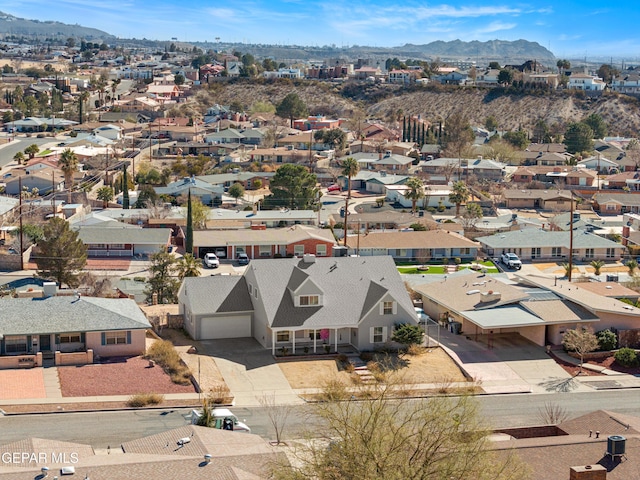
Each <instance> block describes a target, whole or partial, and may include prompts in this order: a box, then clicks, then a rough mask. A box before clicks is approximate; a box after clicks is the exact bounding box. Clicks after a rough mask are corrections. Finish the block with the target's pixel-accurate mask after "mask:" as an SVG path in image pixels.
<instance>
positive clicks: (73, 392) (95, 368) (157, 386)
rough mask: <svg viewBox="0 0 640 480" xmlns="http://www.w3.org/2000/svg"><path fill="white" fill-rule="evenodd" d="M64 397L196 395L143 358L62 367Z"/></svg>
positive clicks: (193, 391) (60, 372)
mask: <svg viewBox="0 0 640 480" xmlns="http://www.w3.org/2000/svg"><path fill="white" fill-rule="evenodd" d="M58 376H59V378H60V388H61V390H62V396H63V397H90V396H102V395H135V394H137V393H160V394H163V393H195V389H194V388H193V386H191V385H186V386H185V385H176V384H175V383H173V382H172V381H171V379H170V378H169V376H168V375H167V374H166V373H164V372H163V371H162V368H161V367H159V366H158V365H156V366H154V367H149V362H148V361H147V360H144V359H143V358H141V357H131V358H122V359H117V360H115V359H112V360H111V361H110V362H109V363H95V364H91V365H82V366H78V367H58Z"/></svg>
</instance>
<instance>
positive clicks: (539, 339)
mask: <svg viewBox="0 0 640 480" xmlns="http://www.w3.org/2000/svg"><path fill="white" fill-rule="evenodd" d="M461 315H462V316H463V319H464V322H463V325H462V330H463V332H465V333H466V334H468V335H475V336H476V337H477V336H478V335H493V334H499V333H519V334H520V335H522V336H523V337H525V338H527V339H528V340H531V341H532V342H533V343H535V344H536V345H540V346H543V345H544V343H545V332H546V323H547V322H545V321H544V320H542V319H541V318H539V317H537V316H535V315H533V314H531V313H529V312H528V311H526V310H525V309H524V308H522V307H520V306H506V307H499V308H491V309H486V310H467V311H464V312H461ZM470 328H473V330H471V331H470V330H469V329H470Z"/></svg>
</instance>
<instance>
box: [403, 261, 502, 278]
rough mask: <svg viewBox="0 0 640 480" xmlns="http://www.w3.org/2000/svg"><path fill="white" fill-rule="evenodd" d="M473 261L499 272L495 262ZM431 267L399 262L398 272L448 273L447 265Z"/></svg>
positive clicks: (490, 271) (462, 267) (489, 271)
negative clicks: (421, 267)
mask: <svg viewBox="0 0 640 480" xmlns="http://www.w3.org/2000/svg"><path fill="white" fill-rule="evenodd" d="M473 263H477V264H479V265H482V266H483V267H486V270H487V273H499V270H498V268H497V267H496V266H495V265H494V264H493V262H492V261H490V260H489V261H482V262H473ZM427 266H428V267H429V270H418V266H417V265H408V264H406V263H405V264H404V265H403V264H402V263H398V266H397V268H398V272H400V273H402V274H407V275H420V274H422V275H424V274H442V273H446V271H447V270H446V267H445V266H444V265H427ZM470 267H471V264H470V263H463V264H461V265H460V269H461V270H462V269H467V268H470Z"/></svg>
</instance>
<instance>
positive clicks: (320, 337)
mask: <svg viewBox="0 0 640 480" xmlns="http://www.w3.org/2000/svg"><path fill="white" fill-rule="evenodd" d="M357 336H358V329H357V328H353V327H331V328H316V329H308V328H298V329H296V328H276V329H272V330H271V354H272V355H275V354H276V351H277V350H278V349H283V348H285V349H290V351H291V354H292V355H295V354H296V353H297V354H300V353H310V354H315V353H341V352H342V353H348V352H357V351H358V349H357V347H356V346H355V345H354V343H356V340H357Z"/></svg>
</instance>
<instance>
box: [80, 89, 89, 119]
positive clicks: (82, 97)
mask: <svg viewBox="0 0 640 480" xmlns="http://www.w3.org/2000/svg"><path fill="white" fill-rule="evenodd" d="M89 98H90V95H89V92H87V91H86V90H85V91H84V92H82V93H81V94H80V96H79V97H78V114H79V116H80V123H83V122H84V104H85V103H86V102H87V100H89Z"/></svg>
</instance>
